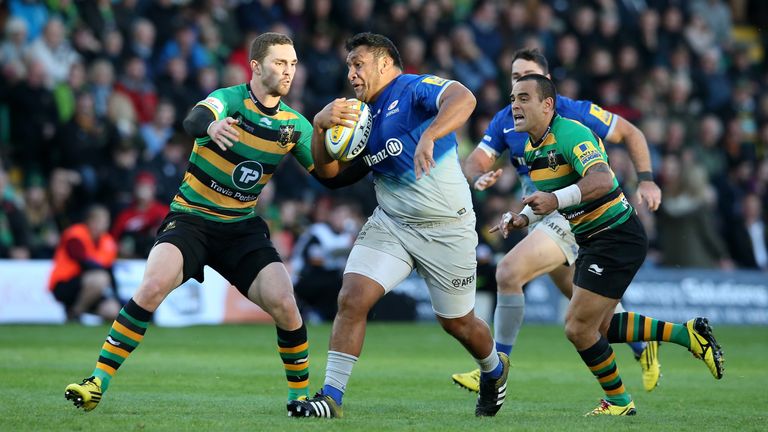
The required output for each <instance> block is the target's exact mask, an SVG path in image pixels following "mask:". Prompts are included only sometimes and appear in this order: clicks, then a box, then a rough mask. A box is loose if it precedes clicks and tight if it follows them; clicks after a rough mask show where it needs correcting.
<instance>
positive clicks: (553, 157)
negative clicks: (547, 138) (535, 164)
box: [547, 150, 559, 171]
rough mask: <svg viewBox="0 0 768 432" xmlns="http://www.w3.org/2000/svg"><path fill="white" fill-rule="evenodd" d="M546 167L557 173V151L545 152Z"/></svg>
mask: <svg viewBox="0 0 768 432" xmlns="http://www.w3.org/2000/svg"><path fill="white" fill-rule="evenodd" d="M547 166H549V169H551V170H552V171H557V167H558V166H559V165H558V163H557V151H556V150H549V151H547Z"/></svg>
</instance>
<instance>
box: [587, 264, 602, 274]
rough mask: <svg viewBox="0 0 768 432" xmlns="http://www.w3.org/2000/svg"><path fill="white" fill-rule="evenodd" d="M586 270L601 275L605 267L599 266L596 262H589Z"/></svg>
mask: <svg viewBox="0 0 768 432" xmlns="http://www.w3.org/2000/svg"><path fill="white" fill-rule="evenodd" d="M587 270H589V271H591V272H592V273H594V274H596V275H598V276H602V275H603V270H605V269H604V268H603V267H600V266H599V265H597V264H590V265H589V268H588V269H587Z"/></svg>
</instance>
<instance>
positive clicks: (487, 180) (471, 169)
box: [464, 147, 501, 191]
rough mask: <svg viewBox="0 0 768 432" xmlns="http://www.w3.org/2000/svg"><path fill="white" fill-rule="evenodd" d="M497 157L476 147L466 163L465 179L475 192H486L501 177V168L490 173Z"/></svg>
mask: <svg viewBox="0 0 768 432" xmlns="http://www.w3.org/2000/svg"><path fill="white" fill-rule="evenodd" d="M494 162H496V156H494V155H492V154H489V153H488V152H486V151H485V150H483V149H481V148H479V147H476V148H475V149H474V150H472V153H470V154H469V156H467V160H465V161H464V177H466V178H467V181H468V182H469V184H470V185H471V186H472V187H473V188H475V190H479V191H482V190H486V189H488V188H489V187H491V186H493V185H494V184H495V183H496V181H497V180H498V179H499V177H501V168H499V169H497V170H495V171H490V169H491V168H492V167H493V163H494Z"/></svg>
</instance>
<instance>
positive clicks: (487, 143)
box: [478, 95, 617, 196]
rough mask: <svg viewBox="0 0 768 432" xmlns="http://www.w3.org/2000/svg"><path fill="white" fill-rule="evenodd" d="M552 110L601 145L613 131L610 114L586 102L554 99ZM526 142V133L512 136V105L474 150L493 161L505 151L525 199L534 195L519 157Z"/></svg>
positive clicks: (499, 115)
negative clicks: (573, 121)
mask: <svg viewBox="0 0 768 432" xmlns="http://www.w3.org/2000/svg"><path fill="white" fill-rule="evenodd" d="M555 108H556V111H557V113H558V114H560V116H562V117H565V118H568V119H571V120H576V121H578V122H579V123H581V124H583V125H584V126H586V127H588V128H589V129H591V130H592V132H594V133H595V134H597V136H599V137H600V138H601V139H602V140H603V141H605V139H606V138H607V137H608V135H610V134H611V131H613V128H614V127H616V122H617V117H616V116H615V115H613V113H611V112H610V111H606V110H604V109H602V108H601V107H600V106H598V105H596V104H594V103H592V102H590V101H585V100H573V99H571V98H568V97H565V96H560V95H557V103H556V105H555ZM527 140H528V134H527V133H525V132H515V122H514V120H513V119H512V105H507V106H506V107H504V109H502V110H501V111H499V112H497V113H496V115H495V116H493V119H492V120H491V123H490V124H489V125H488V129H486V130H485V135H484V136H483V139H482V140H481V141H480V144H478V148H480V149H483V150H485V151H486V152H487V153H489V154H492V155H494V156H495V157H497V158H498V157H499V156H501V154H502V153H504V150H509V159H510V160H511V161H512V166H514V167H515V169H516V170H517V173H518V174H519V175H520V180H521V182H522V186H523V195H525V196H528V195H531V194H532V193H533V192H535V191H536V187H535V186H534V185H533V181H531V177H530V176H529V175H528V166H526V165H525V158H524V157H523V151H524V150H525V142H526V141H527Z"/></svg>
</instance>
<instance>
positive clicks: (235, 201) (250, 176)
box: [171, 84, 314, 222]
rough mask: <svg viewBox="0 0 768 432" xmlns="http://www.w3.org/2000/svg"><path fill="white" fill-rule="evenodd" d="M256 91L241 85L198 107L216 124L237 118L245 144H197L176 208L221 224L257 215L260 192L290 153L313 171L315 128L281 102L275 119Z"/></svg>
mask: <svg viewBox="0 0 768 432" xmlns="http://www.w3.org/2000/svg"><path fill="white" fill-rule="evenodd" d="M254 100H255V99H254V97H253V96H252V95H251V91H250V87H249V86H248V85H247V84H240V85H236V86H234V87H228V88H223V89H218V90H216V91H214V92H213V93H211V94H210V95H209V96H208V97H207V98H206V99H205V100H203V101H200V102H198V104H197V105H200V106H204V107H206V108H208V109H210V110H211V111H212V112H213V114H214V116H215V117H216V120H220V119H223V118H225V117H232V118H234V119H236V120H238V124H236V125H234V127H235V129H237V131H238V132H239V137H240V141H239V142H237V143H235V145H234V146H233V147H231V148H229V149H228V150H226V151H224V150H221V148H219V146H218V145H216V144H214V143H211V138H210V137H208V136H206V137H203V138H198V139H196V140H195V145H194V147H193V149H192V154H191V155H190V157H189V168H188V169H187V172H186V174H185V175H184V181H183V183H182V184H181V186H180V187H179V193H178V194H177V195H176V197H175V198H174V199H173V202H172V203H171V209H172V210H175V211H180V212H186V213H193V214H196V215H199V216H202V217H203V218H206V219H210V220H214V221H219V222H236V221H240V220H243V219H247V218H250V217H254V216H255V214H254V208H255V207H256V202H257V200H258V198H259V194H260V193H261V190H262V189H263V188H264V186H265V185H266V184H267V182H268V181H269V179H270V178H272V174H273V173H274V172H275V169H277V166H278V164H279V163H280V161H281V160H282V159H283V157H285V155H286V154H288V153H289V152H290V153H291V154H292V155H293V156H294V157H295V158H296V159H297V160H298V161H299V163H300V164H301V165H302V166H303V167H304V168H305V169H306V170H307V171H312V170H313V169H314V164H313V161H312V152H311V138H312V125H311V124H310V123H309V121H307V119H306V118H304V116H302V115H301V114H299V113H298V112H296V111H295V110H293V109H292V108H291V107H289V106H288V105H286V104H284V103H283V102H282V101H281V102H280V105H279V108H278V110H277V112H276V113H275V114H274V115H268V114H267V113H264V112H262V111H261V110H260V109H259V108H258V107H257V105H256V103H255V102H254Z"/></svg>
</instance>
